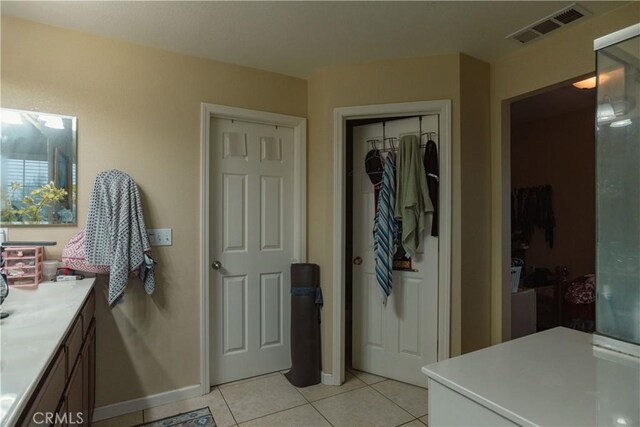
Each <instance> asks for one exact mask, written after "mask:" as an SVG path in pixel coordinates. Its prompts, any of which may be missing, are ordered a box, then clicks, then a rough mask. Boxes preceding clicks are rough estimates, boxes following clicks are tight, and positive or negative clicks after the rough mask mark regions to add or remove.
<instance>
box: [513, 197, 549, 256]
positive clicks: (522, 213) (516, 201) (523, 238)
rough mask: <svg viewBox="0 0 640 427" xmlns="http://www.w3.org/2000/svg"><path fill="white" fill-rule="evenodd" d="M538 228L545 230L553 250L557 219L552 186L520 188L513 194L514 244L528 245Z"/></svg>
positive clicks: (546, 238)
mask: <svg viewBox="0 0 640 427" xmlns="http://www.w3.org/2000/svg"><path fill="white" fill-rule="evenodd" d="M536 227H537V228H541V229H543V230H544V232H545V240H546V242H547V244H548V245H549V247H550V248H553V243H554V230H555V227H556V219H555V214H554V211H553V189H552V188H551V186H550V185H540V186H537V187H528V188H519V189H514V190H513V191H512V192H511V235H512V244H513V245H514V246H526V245H528V244H529V242H531V238H532V236H533V232H534V230H535V228H536Z"/></svg>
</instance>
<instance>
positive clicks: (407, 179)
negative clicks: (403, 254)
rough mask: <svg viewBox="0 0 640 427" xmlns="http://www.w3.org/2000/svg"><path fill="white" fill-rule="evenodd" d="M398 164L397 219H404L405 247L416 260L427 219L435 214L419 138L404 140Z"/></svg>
mask: <svg viewBox="0 0 640 427" xmlns="http://www.w3.org/2000/svg"><path fill="white" fill-rule="evenodd" d="M397 161H398V163H397V167H396V169H397V173H398V178H397V179H396V203H395V216H396V218H400V219H402V246H404V249H405V250H406V251H407V253H408V254H409V256H411V257H413V256H415V255H416V251H417V250H418V247H419V246H420V237H421V236H422V233H423V232H424V223H425V216H426V214H427V213H429V212H433V205H432V204H431V200H429V193H428V188H427V178H426V176H425V173H424V167H423V165H422V162H421V161H420V143H419V141H418V137H417V136H415V135H405V136H403V137H402V139H401V140H400V148H399V150H398V160H397Z"/></svg>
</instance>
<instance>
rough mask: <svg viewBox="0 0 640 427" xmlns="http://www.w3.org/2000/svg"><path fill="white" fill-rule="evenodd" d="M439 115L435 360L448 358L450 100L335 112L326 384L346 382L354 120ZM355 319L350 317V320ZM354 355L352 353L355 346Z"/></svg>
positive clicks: (356, 108) (450, 174)
mask: <svg viewBox="0 0 640 427" xmlns="http://www.w3.org/2000/svg"><path fill="white" fill-rule="evenodd" d="M429 114H440V135H439V138H440V144H439V152H440V153H439V154H440V188H439V190H440V194H439V196H440V203H439V206H440V224H439V231H440V232H439V238H438V252H439V257H438V272H439V274H438V360H444V359H447V358H449V350H450V348H449V346H450V344H449V341H450V335H449V334H450V332H449V329H450V307H451V205H452V195H451V193H452V187H451V177H452V171H451V167H452V164H451V149H452V145H451V144H452V143H451V100H449V99H443V100H436V101H419V102H404V103H397V104H379V105H363V106H355V107H339V108H335V109H334V120H333V126H334V151H333V167H334V170H333V272H332V279H333V314H332V315H333V330H332V339H333V353H332V355H331V358H332V362H333V363H332V365H333V372H332V375H331V381H332V384H334V385H340V384H342V383H343V382H344V378H345V360H344V349H345V318H344V317H345V316H344V310H345V299H346V297H345V259H344V255H345V239H346V236H345V197H346V195H345V193H346V191H345V189H346V176H345V166H346V165H345V162H346V150H345V148H346V147H345V137H346V122H347V120H353V119H366V118H382V117H398V116H418V115H429ZM354 321H355V319H354ZM354 351H356V349H355V348H354Z"/></svg>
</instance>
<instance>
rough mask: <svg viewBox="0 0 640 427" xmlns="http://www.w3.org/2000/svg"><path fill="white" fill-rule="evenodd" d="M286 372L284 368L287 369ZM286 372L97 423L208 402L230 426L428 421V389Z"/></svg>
mask: <svg viewBox="0 0 640 427" xmlns="http://www.w3.org/2000/svg"><path fill="white" fill-rule="evenodd" d="M285 372H286V371H285ZM283 373H284V372H275V373H272V374H267V375H262V376H259V377H256V378H250V379H247V380H242V381H236V382H233V383H229V384H223V385H220V386H218V387H214V388H213V389H212V390H211V393H209V394H207V395H206V396H200V397H196V398H193V399H189V400H183V401H180V402H174V403H169V404H167V405H163V406H158V407H156V408H151V409H147V410H144V411H139V412H134V413H131V414H126V415H123V416H120V417H116V418H111V419H109V420H104V421H100V422H97V423H95V424H94V425H95V426H96V427H111V426H114V427H128V426H132V425H136V424H139V423H142V422H150V421H154V420H157V419H160V418H164V417H168V416H170V415H175V414H179V413H182V412H187V411H191V410H194V409H198V408H202V407H205V406H209V408H210V409H211V413H212V414H213V417H214V419H215V421H216V423H217V425H218V427H229V426H236V425H239V426H261V427H262V426H274V427H275V426H277V427H285V426H305V427H307V426H309V427H314V426H336V427H338V426H345V427H346V426H348V427H355V426H384V427H391V426H401V425H402V426H406V427H419V426H423V427H424V426H425V425H426V424H427V390H426V389H424V388H420V387H416V386H413V385H409V384H405V383H401V382H398V381H394V380H389V379H386V378H383V377H379V376H377V375H373V374H368V373H365V372H358V371H354V370H350V371H348V372H347V377H346V381H345V383H344V384H342V385H341V386H340V387H336V386H326V385H323V384H318V385H314V386H311V387H305V388H296V387H294V386H292V385H291V384H289V381H287V379H286V378H285V377H284V375H283Z"/></svg>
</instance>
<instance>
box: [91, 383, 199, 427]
mask: <svg viewBox="0 0 640 427" xmlns="http://www.w3.org/2000/svg"><path fill="white" fill-rule="evenodd" d="M201 395H202V388H201V387H200V384H196V385H190V386H187V387H183V388H179V389H176V390H170V391H165V392H162V393H158V394H152V395H150V396H144V397H139V398H137V399H131V400H125V401H124V402H118V403H113V404H111V405H106V406H101V407H100V408H96V409H95V411H94V413H93V422H96V421H100V420H106V419H108V418H113V417H117V416H118V415H124V414H128V413H130V412H135V411H141V410H143V409H149V408H153V407H154V406H160V405H164V404H166V403H171V402H175V401H178V400H185V399H190V398H192V397H197V396H201Z"/></svg>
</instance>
